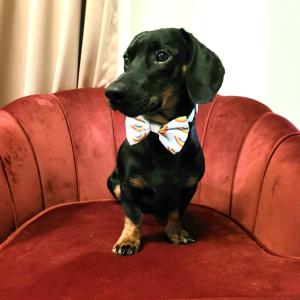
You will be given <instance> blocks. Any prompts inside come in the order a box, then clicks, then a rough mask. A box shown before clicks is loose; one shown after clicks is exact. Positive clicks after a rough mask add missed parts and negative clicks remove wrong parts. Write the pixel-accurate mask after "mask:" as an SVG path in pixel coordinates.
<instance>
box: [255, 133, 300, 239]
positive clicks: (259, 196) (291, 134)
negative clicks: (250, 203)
mask: <svg viewBox="0 0 300 300" xmlns="http://www.w3.org/2000/svg"><path fill="white" fill-rule="evenodd" d="M297 135H300V132H299V131H298V132H292V133H289V134H287V135H284V136H283V137H282V138H280V139H279V140H278V142H277V143H276V144H275V145H274V147H273V149H272V150H271V152H270V155H269V158H268V160H267V163H266V165H265V170H264V172H263V178H262V181H261V185H260V188H259V193H258V197H257V201H256V202H257V207H256V213H255V219H254V224H253V228H252V231H253V233H254V232H255V227H256V222H257V216H258V212H259V207H260V198H261V194H262V189H263V185H264V181H265V177H266V173H267V170H268V167H269V165H270V162H271V160H272V158H273V156H274V154H275V152H276V150H277V149H278V147H279V146H280V145H281V144H282V143H283V142H284V141H285V140H287V139H288V138H290V137H293V136H297Z"/></svg>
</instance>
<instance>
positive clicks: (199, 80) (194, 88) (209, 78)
mask: <svg viewBox="0 0 300 300" xmlns="http://www.w3.org/2000/svg"><path fill="white" fill-rule="evenodd" d="M180 32H181V34H182V35H183V37H184V39H185V40H186V41H187V45H188V47H189V55H188V62H187V68H186V73H185V74H186V75H185V76H186V87H187V91H188V95H189V97H190V99H191V100H192V101H193V102H195V103H207V102H209V101H211V100H212V98H213V96H214V95H215V94H216V93H217V91H218V90H219V88H220V87H221V85H222V82H223V77H224V74H225V69H224V67H223V65H222V62H221V60H220V59H219V57H218V56H217V55H216V54H215V53H214V52H212V51H211V50H209V49H208V48H207V47H205V46H204V45H203V44H201V43H200V42H199V41H198V40H197V39H196V38H195V37H194V36H193V35H192V34H190V33H188V32H186V31H185V30H184V29H182V28H181V29H180Z"/></svg>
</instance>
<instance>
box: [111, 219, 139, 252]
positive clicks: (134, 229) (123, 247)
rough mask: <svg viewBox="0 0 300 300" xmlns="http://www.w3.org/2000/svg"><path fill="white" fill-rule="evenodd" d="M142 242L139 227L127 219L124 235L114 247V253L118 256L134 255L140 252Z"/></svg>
mask: <svg viewBox="0 0 300 300" xmlns="http://www.w3.org/2000/svg"><path fill="white" fill-rule="evenodd" d="M140 240H141V236H140V229H139V227H138V226H137V225H135V224H133V223H132V222H131V221H130V219H129V218H127V217H126V218H125V223H124V228H123V231H122V234H121V236H120V237H119V239H118V241H117V242H116V244H115V245H114V246H113V248H112V252H113V253H115V254H117V255H133V254H135V253H137V252H138V251H139V248H140V244H141V242H140Z"/></svg>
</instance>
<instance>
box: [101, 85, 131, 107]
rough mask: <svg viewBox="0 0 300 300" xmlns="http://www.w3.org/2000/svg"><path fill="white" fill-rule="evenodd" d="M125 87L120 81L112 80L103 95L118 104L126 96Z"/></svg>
mask: <svg viewBox="0 0 300 300" xmlns="http://www.w3.org/2000/svg"><path fill="white" fill-rule="evenodd" d="M126 93H127V88H126V86H125V85H123V84H121V83H117V82H116V83H115V82H113V83H112V84H111V85H109V86H108V87H107V89H106V91H105V96H106V97H107V98H109V100H110V102H111V103H112V104H115V105H116V104H119V103H120V102H121V101H122V100H123V99H124V98H125V96H126Z"/></svg>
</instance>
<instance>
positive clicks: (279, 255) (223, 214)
mask: <svg viewBox="0 0 300 300" xmlns="http://www.w3.org/2000/svg"><path fill="white" fill-rule="evenodd" d="M201 206H203V207H205V208H208V209H210V210H212V211H214V212H216V213H218V214H220V215H222V216H224V217H225V218H227V219H229V220H230V221H232V222H233V223H234V224H235V225H237V226H238V227H239V228H240V229H241V230H243V231H244V232H245V233H246V234H247V235H248V236H249V237H250V238H251V239H252V240H253V241H254V242H255V243H256V244H257V245H258V246H259V247H260V248H262V249H263V250H264V251H266V252H267V253H268V254H271V255H273V256H277V257H281V258H287V259H294V260H299V261H300V257H299V256H289V255H282V254H278V253H276V252H274V251H272V250H270V249H269V248H268V247H267V246H265V245H264V244H263V243H262V242H261V241H260V240H259V239H258V238H257V237H256V236H255V235H254V233H252V232H251V231H249V230H248V229H247V228H246V227H244V226H243V225H242V224H240V223H239V222H238V221H236V220H235V219H233V218H232V217H230V216H228V215H227V214H225V213H222V212H220V211H218V210H216V209H214V208H212V207H209V206H206V205H203V204H201ZM0 249H1V245H0Z"/></svg>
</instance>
